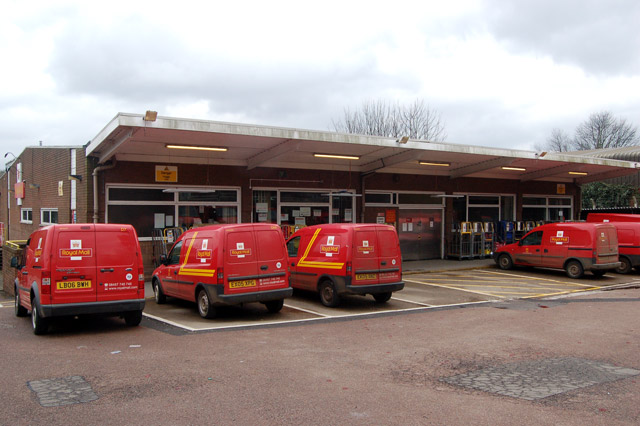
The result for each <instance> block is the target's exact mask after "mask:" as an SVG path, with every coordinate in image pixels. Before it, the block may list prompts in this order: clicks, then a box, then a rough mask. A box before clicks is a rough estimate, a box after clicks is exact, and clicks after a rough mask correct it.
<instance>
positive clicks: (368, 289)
mask: <svg viewBox="0 0 640 426" xmlns="http://www.w3.org/2000/svg"><path fill="white" fill-rule="evenodd" d="M403 288H404V281H400V282H397V283H388V284H371V285H350V284H347V285H345V292H346V293H351V294H378V293H388V292H394V291H400V290H402V289H403ZM338 292H340V291H339V290H338Z"/></svg>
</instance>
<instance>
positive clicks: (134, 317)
mask: <svg viewBox="0 0 640 426" xmlns="http://www.w3.org/2000/svg"><path fill="white" fill-rule="evenodd" d="M140 321H142V311H133V312H127V313H126V314H124V322H125V324H127V325H128V326H129V327H136V326H138V325H140Z"/></svg>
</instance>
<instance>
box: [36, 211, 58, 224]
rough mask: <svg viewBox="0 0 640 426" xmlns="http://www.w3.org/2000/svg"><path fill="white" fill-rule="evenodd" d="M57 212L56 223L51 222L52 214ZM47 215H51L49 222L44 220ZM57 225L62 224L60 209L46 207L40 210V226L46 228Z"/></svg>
mask: <svg viewBox="0 0 640 426" xmlns="http://www.w3.org/2000/svg"><path fill="white" fill-rule="evenodd" d="M53 212H55V213H56V221H55V222H52V221H51V213H53ZM45 213H49V220H48V221H45V220H44V214H45ZM56 223H60V221H59V215H58V209H57V208H53V207H44V208H41V209H40V225H43V226H46V225H55V224H56Z"/></svg>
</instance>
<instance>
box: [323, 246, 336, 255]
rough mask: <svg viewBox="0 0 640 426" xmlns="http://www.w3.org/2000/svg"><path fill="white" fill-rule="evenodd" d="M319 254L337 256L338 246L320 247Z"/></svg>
mask: <svg viewBox="0 0 640 426" xmlns="http://www.w3.org/2000/svg"><path fill="white" fill-rule="evenodd" d="M320 252H321V253H331V254H338V253H340V246H320Z"/></svg>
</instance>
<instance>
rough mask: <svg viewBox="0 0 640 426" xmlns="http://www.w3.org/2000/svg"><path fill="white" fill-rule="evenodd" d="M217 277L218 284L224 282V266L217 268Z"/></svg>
mask: <svg viewBox="0 0 640 426" xmlns="http://www.w3.org/2000/svg"><path fill="white" fill-rule="evenodd" d="M216 277H217V281H216V282H217V283H218V284H224V268H222V266H221V267H219V268H218V269H217V270H216Z"/></svg>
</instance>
